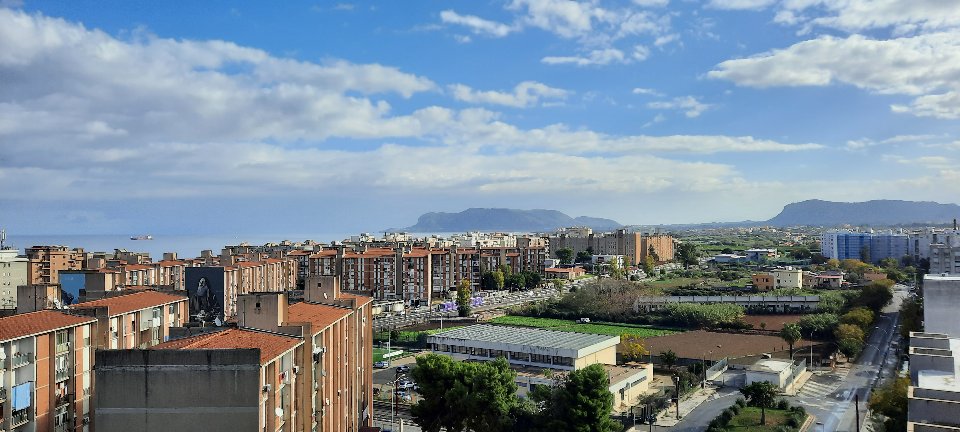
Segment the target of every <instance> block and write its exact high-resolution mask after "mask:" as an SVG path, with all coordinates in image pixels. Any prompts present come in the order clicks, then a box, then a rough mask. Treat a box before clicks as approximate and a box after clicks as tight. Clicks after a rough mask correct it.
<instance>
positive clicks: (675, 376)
mask: <svg viewBox="0 0 960 432" xmlns="http://www.w3.org/2000/svg"><path fill="white" fill-rule="evenodd" d="M673 382H674V384H675V385H676V389H677V420H680V376H679V375H674V376H673Z"/></svg>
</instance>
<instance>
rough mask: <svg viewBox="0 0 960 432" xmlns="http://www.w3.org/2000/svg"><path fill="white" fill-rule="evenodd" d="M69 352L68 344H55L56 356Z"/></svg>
mask: <svg viewBox="0 0 960 432" xmlns="http://www.w3.org/2000/svg"><path fill="white" fill-rule="evenodd" d="M67 351H70V342H61V343H58V344H57V354H63V353H65V352H67Z"/></svg>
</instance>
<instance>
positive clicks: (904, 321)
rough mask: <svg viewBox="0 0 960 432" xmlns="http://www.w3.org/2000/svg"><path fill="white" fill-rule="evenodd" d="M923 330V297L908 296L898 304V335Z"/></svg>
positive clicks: (907, 334)
mask: <svg viewBox="0 0 960 432" xmlns="http://www.w3.org/2000/svg"><path fill="white" fill-rule="evenodd" d="M918 331H923V299H922V298H916V297H910V298H907V299H905V300H904V301H903V303H902V304H901V305H900V336H903V337H908V336H910V332H918Z"/></svg>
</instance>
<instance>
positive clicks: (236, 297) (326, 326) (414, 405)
mask: <svg viewBox="0 0 960 432" xmlns="http://www.w3.org/2000/svg"><path fill="white" fill-rule="evenodd" d="M0 253H2V254H0V258H2V261H0V265H2V266H3V268H4V272H3V273H0V274H2V275H3V277H4V279H3V281H2V283H0V288H2V292H0V293H2V295H3V297H2V300H0V305H2V306H3V308H2V309H0V314H2V315H3V318H0V344H2V347H3V349H2V351H0V353H2V355H3V356H4V363H3V365H4V367H3V371H4V372H3V373H4V375H3V376H4V377H5V378H4V379H3V381H2V382H3V387H2V393H0V394H2V395H3V399H2V406H3V417H2V418H3V422H2V425H3V427H4V428H5V429H6V430H50V429H53V430H55V431H63V430H84V431H87V430H89V431H93V430H101V431H114V430H116V431H120V430H170V429H169V428H181V427H182V428H185V429H184V430H188V429H189V428H190V427H189V425H191V424H195V423H196V422H201V421H202V422H203V423H204V424H205V425H208V426H213V427H214V428H215V429H216V428H219V427H224V428H226V427H236V428H241V429H242V428H244V426H243V425H250V424H256V425H259V426H258V427H261V428H267V429H269V430H280V429H284V430H286V428H287V426H284V425H290V429H289V430H331V431H333V430H356V431H362V430H371V431H372V430H378V429H377V428H380V429H379V430H387V429H389V430H396V428H398V427H400V425H405V426H406V427H408V428H410V430H416V429H413V428H416V427H422V428H424V430H431V428H432V427H434V426H430V425H431V424H440V425H448V424H457V422H467V423H469V422H471V421H473V420H471V419H472V416H483V415H490V414H488V413H485V412H484V410H485V409H486V408H482V409H481V411H479V412H472V411H470V410H466V409H464V410H457V411H456V412H446V413H444V414H441V413H440V412H438V411H436V412H435V411H434V410H437V409H440V407H438V406H437V405H435V404H436V403H438V401H440V400H449V398H451V397H453V395H451V394H449V391H450V387H449V386H451V385H455V384H453V382H459V380H471V379H477V377H474V378H468V377H467V376H466V375H464V376H461V375H460V374H481V375H478V376H485V377H486V378H483V379H485V380H486V379H491V380H493V379H503V380H505V381H504V382H503V385H505V386H506V387H505V388H506V389H508V390H509V391H508V392H507V393H502V390H495V389H492V388H490V389H487V388H480V389H475V390H471V391H469V392H468V393H467V394H461V395H460V396H458V397H464V398H467V399H465V400H464V401H463V402H462V403H464V404H466V403H468V399H469V398H474V397H495V398H500V399H501V402H502V403H504V404H506V405H507V406H513V407H514V408H513V409H522V407H523V406H524V405H523V404H524V403H525V402H524V401H527V400H531V401H540V402H539V403H549V401H550V400H552V398H554V397H560V395H559V393H557V392H563V391H573V390H570V389H569V388H567V390H564V389H565V387H564V386H565V385H568V384H566V383H570V382H572V381H571V380H573V379H574V377H575V376H577V375H578V374H580V375H582V376H583V377H582V379H587V377H590V376H592V375H591V374H599V376H602V377H603V379H602V381H603V382H604V384H603V386H601V387H600V388H581V389H578V390H577V391H588V392H598V395H599V396H596V397H597V398H599V399H597V402H596V403H598V404H599V405H598V407H599V409H601V411H602V413H601V414H602V417H603V418H605V419H607V420H606V421H608V422H613V423H616V424H621V425H622V427H623V428H627V429H629V428H637V429H636V430H640V428H641V427H642V426H644V425H649V427H651V428H652V427H653V426H656V427H657V428H659V429H662V430H671V429H670V428H679V429H678V430H685V429H683V428H695V429H704V430H709V429H711V428H713V429H717V428H719V427H720V426H717V425H720V424H721V422H723V421H730V420H731V419H733V418H735V417H736V416H737V415H738V414H737V412H735V411H738V410H739V409H738V408H733V411H734V412H729V413H728V414H724V413H727V412H728V411H730V409H731V408H730V406H738V407H739V406H740V405H738V404H740V402H739V399H737V397H739V396H741V395H749V394H751V393H750V392H748V391H746V390H750V391H760V390H757V389H761V390H762V389H764V388H766V391H770V392H772V393H773V394H775V395H776V396H775V397H774V399H775V402H776V403H775V404H772V405H770V406H769V407H765V408H770V411H771V413H780V412H783V413H786V414H784V415H780V414H776V415H777V416H780V417H777V418H781V420H779V421H782V423H783V424H784V425H787V427H794V428H802V427H805V426H804V425H806V426H809V424H811V422H814V423H818V424H823V425H828V427H830V428H831V430H852V429H849V426H850V425H851V424H860V423H861V422H863V423H865V424H866V423H870V422H881V423H882V422H883V421H884V420H883V419H887V420H886V421H906V418H896V417H895V416H893V415H891V413H889V412H887V411H885V409H887V408H884V405H883V402H876V403H875V400H879V397H878V396H876V395H877V394H886V393H881V392H888V393H889V392H896V391H903V388H901V387H902V386H903V385H904V384H903V383H905V382H909V389H910V393H909V395H910V396H909V406H910V407H913V409H911V411H910V419H911V420H910V422H911V424H912V423H916V424H942V425H945V426H949V425H952V424H953V423H952V422H953V421H954V420H950V419H952V418H953V417H952V413H951V412H950V410H949V407H950V406H951V403H952V402H950V401H951V400H952V399H951V396H949V393H950V392H958V391H960V389H958V388H954V387H951V386H952V384H949V383H950V382H952V381H950V380H948V381H946V382H947V383H948V384H944V381H942V380H940V379H938V378H934V377H941V376H943V374H944V373H953V372H952V371H954V367H953V366H952V364H953V363H949V362H947V363H944V361H946V360H942V359H944V358H947V359H949V358H950V357H949V356H950V354H949V353H950V352H951V348H950V347H951V345H950V344H951V343H952V342H950V341H951V340H952V339H951V338H954V337H960V333H958V331H960V330H957V329H955V328H952V327H953V324H951V323H953V322H954V321H955V320H952V319H951V318H949V314H950V313H951V312H950V308H952V307H953V306H952V305H954V304H956V303H957V302H960V300H958V298H956V296H955V295H954V294H955V293H956V292H960V290H958V288H960V285H958V284H960V280H958V279H957V278H956V277H955V276H954V275H956V273H957V267H956V265H957V264H956V261H957V260H955V259H954V258H953V257H955V256H958V254H960V230H958V229H957V227H956V226H953V227H944V228H922V229H912V230H905V229H885V230H874V229H865V230H861V229H856V228H846V229H828V230H822V232H820V233H819V234H816V233H815V232H813V231H810V230H809V229H806V228H796V229H790V228H782V229H772V228H761V229H748V230H720V231H715V232H710V233H707V232H703V231H683V232H676V233H661V232H652V233H649V232H637V231H634V230H631V229H628V228H624V229H618V230H615V231H612V232H593V230H591V229H590V228H584V227H570V228H564V229H560V230H557V231H556V232H551V233H528V234H514V233H501V232H497V233H483V232H470V233H464V234H457V235H451V236H447V237H440V236H428V237H419V238H418V237H414V236H411V235H409V234H406V233H388V234H385V235H384V236H382V237H377V236H372V235H369V234H361V235H357V236H352V237H350V238H346V239H342V240H336V241H331V242H329V243H320V242H315V241H310V240H307V241H302V242H291V241H286V240H285V241H282V242H279V243H268V244H264V245H249V244H239V245H227V246H224V247H223V248H222V249H221V250H220V251H219V253H215V252H214V251H212V250H206V251H203V252H202V253H201V254H200V256H198V257H193V258H184V257H178V256H176V254H174V253H165V254H164V255H163V256H162V257H159V259H156V260H154V259H153V257H151V256H149V254H147V253H140V252H134V251H127V250H121V249H116V250H114V251H112V252H99V251H98V252H93V251H85V250H83V249H82V248H71V247H69V246H62V245H34V246H31V247H27V248H25V249H24V250H23V253H22V254H21V253H20V251H19V250H18V249H12V248H4V249H2V250H0ZM924 298H926V299H927V300H926V301H924V300H923V299H924ZM930 299H934V300H933V301H932V302H931V301H930ZM924 305H925V307H924ZM937 350H941V351H937ZM944 353H945V354H944ZM944 356H946V357H944ZM451 362H452V363H451ZM466 364H476V365H477V366H476V367H480V368H481V369H464V367H466V366H458V365H466ZM908 364H909V365H910V366H909V367H908V366H907V365H908ZM437 368H440V369H437ZM448 369H449V370H448ZM908 371H909V372H908ZM451 374H452V375H451ZM487 374H490V375H489V376H487ZM440 376H445V377H447V378H444V379H446V380H453V381H452V382H447V383H445V384H444V383H440V382H438V381H435V380H437V379H439V377H440ZM951 376H952V375H951ZM495 377H497V378H495ZM192 383H202V388H204V389H207V390H208V391H204V392H197V391H194V390H193V387H191V386H192V385H193V384H192ZM764 386H768V387H764ZM488 391H496V392H497V393H496V394H486V393H484V392H488ZM474 392H476V394H474ZM551 392H552V393H551ZM132 394H145V395H147V396H146V397H137V398H131V397H128V396H127V395H132ZM604 394H607V395H610V396H609V397H607V396H603V395H604ZM871 394H872V395H873V396H871ZM481 395H485V396H481ZM225 397H226V398H227V399H226V400H225V399H224V398H225ZM746 397H747V400H749V398H750V397H751V396H746ZM752 397H759V396H752ZM905 397H906V396H905ZM939 400H944V402H943V403H942V405H941V403H940V402H938V401H939ZM734 402H737V404H734ZM445 403H446V402H445ZM750 404H751V405H750V406H753V403H752V402H750ZM226 406H229V407H231V408H230V410H232V411H230V412H231V415H223V416H215V417H213V418H211V417H210V416H208V414H209V413H212V412H218V410H221V409H224V408H218V407H226ZM746 406H747V405H744V407H746ZM184 407H192V410H190V411H188V412H184V413H181V414H179V415H177V416H175V417H172V418H171V417H169V416H164V417H157V414H154V413H161V412H166V411H169V410H182V409H183V408H184ZM784 407H786V408H784ZM591 409H598V408H597V407H594V408H591ZM777 410H780V411H777ZM444 411H445V410H444ZM544 412H546V411H544ZM744 412H746V411H744ZM190 413H195V414H190ZM223 413H224V414H226V411H223ZM542 413H543V412H542ZM542 413H541V414H542ZM497 415H499V416H502V418H501V419H499V420H498V421H502V422H506V424H514V422H518V421H520V420H519V418H517V417H515V416H517V415H519V414H517V413H515V412H513V411H509V412H503V413H501V414H497ZM525 415H534V413H530V414H525ZM537 415H540V414H537ZM553 415H561V414H559V413H557V414H553ZM727 417H729V418H727ZM161 418H162V420H161ZM914 420H916V421H914ZM531 421H548V419H542V420H531ZM569 421H575V420H573V419H569ZM431 422H439V423H431ZM447 422H452V423H447ZM937 422H940V423H937ZM443 427H444V428H448V429H449V428H452V427H453V426H443Z"/></svg>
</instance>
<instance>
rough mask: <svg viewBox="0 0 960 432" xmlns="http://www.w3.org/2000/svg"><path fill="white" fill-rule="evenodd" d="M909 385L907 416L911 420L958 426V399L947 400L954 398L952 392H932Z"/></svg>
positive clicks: (959, 417)
mask: <svg viewBox="0 0 960 432" xmlns="http://www.w3.org/2000/svg"><path fill="white" fill-rule="evenodd" d="M923 392H924V389H919V388H915V387H911V388H910V389H909V391H908V398H907V418H908V419H909V420H910V421H912V422H923V423H931V424H935V425H944V426H956V427H960V415H958V414H957V413H958V412H960V401H957V400H949V399H948V398H954V399H955V398H956V397H957V393H954V392H933V391H930V390H926V393H936V394H921V393H923Z"/></svg>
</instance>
